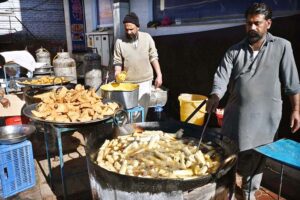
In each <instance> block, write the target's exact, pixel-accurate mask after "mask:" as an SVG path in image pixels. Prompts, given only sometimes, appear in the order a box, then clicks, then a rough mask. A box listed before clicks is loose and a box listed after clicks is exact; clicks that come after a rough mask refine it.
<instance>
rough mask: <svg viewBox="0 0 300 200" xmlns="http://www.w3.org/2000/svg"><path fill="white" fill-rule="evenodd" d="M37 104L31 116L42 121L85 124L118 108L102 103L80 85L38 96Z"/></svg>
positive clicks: (93, 91) (101, 117) (113, 103)
mask: <svg viewBox="0 0 300 200" xmlns="http://www.w3.org/2000/svg"><path fill="white" fill-rule="evenodd" d="M40 97H41V99H42V102H41V103H39V104H38V105H37V107H36V109H35V110H32V114H33V115H34V116H36V117H38V118H41V119H43V120H48V121H49V120H50V121H55V122H66V123H68V122H87V121H91V120H97V119H103V118H104V116H108V115H112V114H114V113H115V111H116V110H117V109H118V108H119V105H118V104H117V103H115V102H109V103H103V102H102V100H101V97H100V96H98V95H97V94H96V92H95V90H94V89H92V90H86V89H85V88H84V86H82V85H79V84H78V85H76V86H75V89H70V90H68V89H67V88H66V87H62V88H60V89H58V90H53V91H51V92H47V95H44V96H43V95H40Z"/></svg>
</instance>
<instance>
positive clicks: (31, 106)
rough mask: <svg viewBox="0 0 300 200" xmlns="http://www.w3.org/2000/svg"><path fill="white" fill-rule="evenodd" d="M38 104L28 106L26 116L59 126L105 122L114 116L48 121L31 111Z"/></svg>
mask: <svg viewBox="0 0 300 200" xmlns="http://www.w3.org/2000/svg"><path fill="white" fill-rule="evenodd" d="M36 106H37V103H35V104H31V105H28V106H26V107H25V108H24V109H23V114H24V115H25V116H27V117H29V118H30V119H32V120H34V121H38V122H43V123H48V124H53V125H55V126H59V127H68V126H78V125H83V124H93V123H100V122H105V121H107V120H109V119H111V118H112V117H113V115H107V116H104V118H103V119H97V120H91V121H86V122H68V123H67V122H56V121H48V120H44V119H41V118H39V117H36V116H34V115H33V114H32V112H31V111H32V110H35V108H36ZM119 108H120V109H122V106H121V105H120V104H119Z"/></svg>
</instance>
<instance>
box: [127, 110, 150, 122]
mask: <svg viewBox="0 0 300 200" xmlns="http://www.w3.org/2000/svg"><path fill="white" fill-rule="evenodd" d="M126 111H127V113H128V115H129V121H130V123H132V122H133V118H132V114H133V113H135V112H141V115H142V122H144V119H145V111H144V108H143V107H142V106H137V107H134V108H131V109H128V110H126Z"/></svg>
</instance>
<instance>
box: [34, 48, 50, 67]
mask: <svg viewBox="0 0 300 200" xmlns="http://www.w3.org/2000/svg"><path fill="white" fill-rule="evenodd" d="M35 54H36V62H40V63H46V65H49V66H51V59H50V53H49V51H47V49H45V48H43V47H41V48H39V49H37V50H36V51H35Z"/></svg>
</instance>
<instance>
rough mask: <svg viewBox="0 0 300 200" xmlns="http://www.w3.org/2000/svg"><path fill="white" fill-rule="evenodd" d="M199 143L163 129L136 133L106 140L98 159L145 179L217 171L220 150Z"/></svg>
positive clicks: (103, 163)
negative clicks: (178, 137)
mask: <svg viewBox="0 0 300 200" xmlns="http://www.w3.org/2000/svg"><path fill="white" fill-rule="evenodd" d="M197 143H198V141H196V140H193V139H186V138H180V139H177V138H176V134H170V133H164V132H162V131H144V132H142V133H138V132H135V133H133V134H131V135H125V136H118V137H117V138H115V139H112V140H106V141H105V142H104V144H103V145H102V146H101V147H100V149H99V152H98V157H97V160H96V161H95V162H96V163H97V164H98V165H99V166H101V167H103V168H105V169H107V170H109V171H113V172H117V173H120V174H125V175H130V176H139V177H145V178H176V179H192V178H197V177H199V176H203V175H207V174H208V173H214V172H216V170H217V169H218V168H219V167H220V161H221V157H222V156H221V153H220V150H219V151H218V150H217V149H215V147H214V146H212V145H208V144H205V145H202V146H201V148H202V150H203V152H202V150H199V149H198V147H197ZM207 147H208V148H207ZM204 152H205V153H204Z"/></svg>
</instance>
